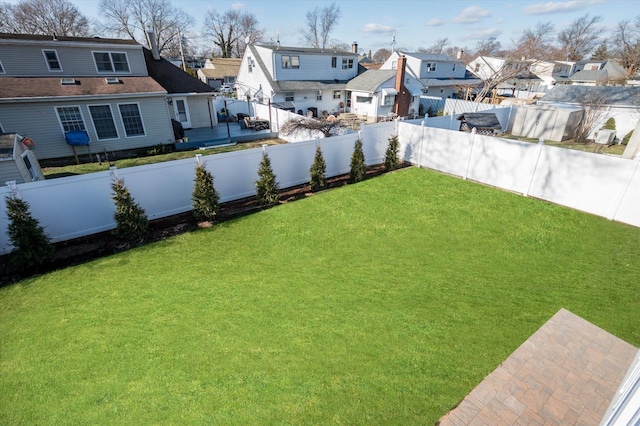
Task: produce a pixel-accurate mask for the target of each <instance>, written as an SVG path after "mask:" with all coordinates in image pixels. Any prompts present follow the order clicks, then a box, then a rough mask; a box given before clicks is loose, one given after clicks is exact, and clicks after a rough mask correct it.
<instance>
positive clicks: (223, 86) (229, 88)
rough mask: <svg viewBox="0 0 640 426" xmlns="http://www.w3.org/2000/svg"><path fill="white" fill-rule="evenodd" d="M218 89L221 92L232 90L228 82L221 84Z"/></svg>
mask: <svg viewBox="0 0 640 426" xmlns="http://www.w3.org/2000/svg"><path fill="white" fill-rule="evenodd" d="M218 91H220V92H222V93H231V92H233V88H232V87H231V86H229V85H228V84H223V85H222V86H220V88H219V89H218Z"/></svg>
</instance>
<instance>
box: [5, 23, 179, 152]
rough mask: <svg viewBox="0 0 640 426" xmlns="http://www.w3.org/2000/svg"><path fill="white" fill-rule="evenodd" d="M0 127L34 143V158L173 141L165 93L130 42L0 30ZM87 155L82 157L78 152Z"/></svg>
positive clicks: (133, 42) (135, 46) (134, 45)
mask: <svg viewBox="0 0 640 426" xmlns="http://www.w3.org/2000/svg"><path fill="white" fill-rule="evenodd" d="M0 64H1V65H0V129H2V131H3V132H15V133H19V134H21V135H23V136H27V137H29V138H31V139H33V140H34V141H35V143H36V146H37V150H36V154H37V156H38V158H39V159H40V160H42V159H53V158H63V157H71V156H73V155H74V154H75V153H74V147H73V146H71V145H69V143H68V135H69V132H74V131H75V132H78V131H79V132H86V135H87V136H88V145H87V146H84V147H81V148H79V149H78V154H85V153H94V152H95V153H98V152H103V151H120V150H128V149H135V148H141V147H147V146H153V145H158V144H172V143H174V136H173V130H172V127H171V117H170V113H169V108H168V105H167V100H166V95H167V91H166V90H165V89H164V88H163V87H162V86H161V85H160V84H159V83H158V82H157V81H155V80H154V79H153V78H152V77H150V76H149V73H148V71H147V66H146V63H145V56H144V51H143V47H142V46H141V45H139V44H138V43H136V42H135V41H133V40H118V39H102V38H78V37H56V36H40V35H25V34H6V33H0ZM85 149H86V150H87V151H86V152H85V151H84V150H85Z"/></svg>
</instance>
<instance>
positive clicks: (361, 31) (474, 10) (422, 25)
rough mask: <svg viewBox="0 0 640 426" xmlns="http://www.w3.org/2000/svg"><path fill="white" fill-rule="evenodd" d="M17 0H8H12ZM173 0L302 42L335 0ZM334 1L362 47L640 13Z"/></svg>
mask: <svg viewBox="0 0 640 426" xmlns="http://www.w3.org/2000/svg"><path fill="white" fill-rule="evenodd" d="M0 1H2V0H0ZM5 1H6V0H5ZM17 1H18V0H9V2H10V3H16V2H17ZM172 1H173V4H174V5H175V6H176V7H180V8H182V9H183V10H184V11H185V12H187V13H188V14H190V15H191V16H192V17H193V18H194V26H193V33H194V35H196V36H197V35H198V34H199V33H200V32H201V30H202V20H203V17H204V15H205V13H206V12H207V11H208V10H212V9H213V10H216V11H218V12H220V13H224V12H225V11H227V10H229V9H232V8H233V9H242V10H246V11H249V12H251V13H253V14H254V15H255V16H256V17H257V19H258V22H259V23H260V26H261V27H262V28H265V29H266V34H267V38H268V39H273V40H274V41H275V40H276V38H279V39H280V42H281V44H282V45H283V46H300V45H302V36H301V33H302V31H303V28H304V24H305V15H306V13H307V12H308V11H309V10H312V9H313V8H315V7H320V8H322V7H325V6H327V5H330V4H331V3H333V2H332V1H324V0H319V1H313V0H309V1H300V0H277V1H269V0H245V1H225V0H172ZM71 2H72V3H74V4H75V5H77V6H78V8H79V9H80V11H81V12H83V13H84V14H86V15H87V16H88V17H90V18H94V19H95V18H96V17H97V16H98V6H97V5H98V3H99V0H75V1H74V0H71ZM335 3H336V4H337V5H339V7H340V10H341V17H340V21H339V24H338V26H337V28H336V30H335V31H334V32H333V33H332V35H331V38H333V39H337V40H340V41H342V42H344V43H346V44H351V43H352V42H354V41H356V42H358V45H359V50H360V52H367V51H368V50H372V51H373V52H375V51H376V50H377V49H379V48H383V47H384V48H390V47H391V43H392V38H393V33H394V31H395V33H396V36H395V40H396V46H397V47H398V48H402V49H406V50H408V51H412V50H416V49H418V48H420V47H425V48H426V47H429V46H431V45H433V44H434V43H435V41H436V40H438V39H441V38H445V37H446V38H448V39H449V40H450V42H451V44H452V45H456V46H459V47H467V48H470V49H473V48H474V47H475V46H476V44H477V43H478V41H480V40H484V39H487V38H489V37H496V38H497V39H498V40H499V41H500V42H501V43H502V46H503V47H505V48H508V47H511V46H512V41H514V40H516V39H518V37H519V36H520V34H521V33H522V31H523V30H524V29H527V28H533V27H535V25H536V24H537V23H539V22H547V21H549V22H552V23H553V24H554V26H555V29H556V33H557V32H558V31H560V30H562V29H563V28H564V27H566V26H567V25H568V24H570V23H571V22H572V21H573V20H575V19H577V18H579V17H581V16H583V15H585V14H587V13H588V14H590V15H592V16H593V15H600V16H602V18H603V20H602V22H601V23H600V27H601V31H602V34H603V35H604V36H606V35H608V33H609V32H610V31H611V30H613V29H614V27H615V26H616V24H617V23H618V22H619V21H621V20H624V19H629V20H633V19H634V18H635V17H636V16H640V6H639V5H638V4H640V3H638V2H637V0H553V1H545V0H542V1H528V0H489V1H466V0H446V1H442V0H437V1H433V0H368V1H362V0H345V1H338V2H335ZM194 41H196V42H197V43H203V42H204V40H194Z"/></svg>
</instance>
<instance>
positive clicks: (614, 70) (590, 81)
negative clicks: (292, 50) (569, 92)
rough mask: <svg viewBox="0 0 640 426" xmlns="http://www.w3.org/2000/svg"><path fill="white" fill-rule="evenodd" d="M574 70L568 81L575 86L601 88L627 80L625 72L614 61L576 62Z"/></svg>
mask: <svg viewBox="0 0 640 426" xmlns="http://www.w3.org/2000/svg"><path fill="white" fill-rule="evenodd" d="M574 70H575V72H574V73H573V74H572V75H571V76H569V80H570V81H571V84H575V85H582V86H603V85H606V84H608V83H611V82H623V81H626V78H627V72H626V70H625V69H624V68H623V67H622V66H621V65H620V64H618V63H617V62H615V61H580V62H576V64H575V66H574Z"/></svg>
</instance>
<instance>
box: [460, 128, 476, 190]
mask: <svg viewBox="0 0 640 426" xmlns="http://www.w3.org/2000/svg"><path fill="white" fill-rule="evenodd" d="M476 132H477V130H476V128H475V127H474V128H473V129H471V149H470V150H469V160H468V161H467V170H466V171H465V172H464V177H463V178H462V179H464V180H467V176H468V175H469V169H470V168H471V156H472V155H473V144H474V142H475V140H476Z"/></svg>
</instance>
